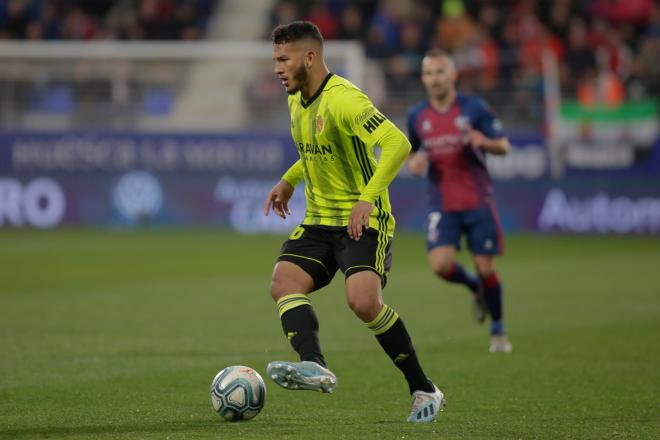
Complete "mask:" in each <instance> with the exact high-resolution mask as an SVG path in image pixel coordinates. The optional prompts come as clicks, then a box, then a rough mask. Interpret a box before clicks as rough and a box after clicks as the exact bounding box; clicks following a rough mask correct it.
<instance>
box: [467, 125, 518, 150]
mask: <svg viewBox="0 0 660 440" xmlns="http://www.w3.org/2000/svg"><path fill="white" fill-rule="evenodd" d="M467 142H468V143H469V144H470V145H472V147H473V148H481V149H482V150H484V151H486V152H488V153H491V154H496V155H503V154H507V153H508V152H509V150H510V149H511V144H510V143H509V140H508V139H507V138H506V137H504V136H503V137H499V138H489V137H487V136H486V135H485V134H483V133H482V132H480V131H479V130H475V129H474V128H470V129H469V130H468V132H467Z"/></svg>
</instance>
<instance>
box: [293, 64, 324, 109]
mask: <svg viewBox="0 0 660 440" xmlns="http://www.w3.org/2000/svg"><path fill="white" fill-rule="evenodd" d="M329 73H330V71H329V70H328V68H327V67H326V66H325V65H324V66H323V67H322V68H320V69H318V70H315V71H313V72H312V73H310V75H309V81H307V84H306V85H305V86H304V87H302V88H301V89H300V94H301V95H302V98H303V99H304V100H305V101H307V100H309V99H310V98H311V97H312V96H314V95H316V92H318V90H319V87H321V85H322V84H323V81H325V78H326V76H328V74H329Z"/></svg>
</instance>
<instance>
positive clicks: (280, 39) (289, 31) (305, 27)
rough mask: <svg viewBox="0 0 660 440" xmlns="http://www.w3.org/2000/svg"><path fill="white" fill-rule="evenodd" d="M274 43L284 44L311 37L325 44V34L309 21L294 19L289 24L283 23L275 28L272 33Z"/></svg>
mask: <svg viewBox="0 0 660 440" xmlns="http://www.w3.org/2000/svg"><path fill="white" fill-rule="evenodd" d="M270 38H271V40H273V44H284V43H291V42H294V41H299V40H302V39H305V38H311V39H313V40H316V41H318V42H319V44H321V45H323V36H322V35H321V31H319V28H318V27H317V26H316V25H315V24H314V23H312V22H309V21H294V22H292V23H289V24H281V25H279V26H277V27H276V28H275V29H273V33H272V34H271V35H270Z"/></svg>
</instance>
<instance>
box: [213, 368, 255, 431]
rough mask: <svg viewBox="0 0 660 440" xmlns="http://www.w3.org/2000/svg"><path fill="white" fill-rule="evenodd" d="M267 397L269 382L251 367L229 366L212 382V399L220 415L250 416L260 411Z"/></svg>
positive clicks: (234, 419)
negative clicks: (267, 384) (267, 383)
mask: <svg viewBox="0 0 660 440" xmlns="http://www.w3.org/2000/svg"><path fill="white" fill-rule="evenodd" d="M265 401H266V384H264V380H263V379H262V378H261V376H260V375H259V373H257V372H256V371H254V370H253V369H252V368H250V367H245V366H243V365H234V366H231V367H227V368H225V369H223V370H222V371H220V372H219V373H218V374H216V375H215V377H214V378H213V382H211V403H213V408H214V409H215V411H216V412H217V413H218V415H219V416H220V417H222V418H224V419H226V420H230V421H232V422H235V421H238V420H249V419H251V418H253V417H254V416H256V415H257V414H259V412H260V411H261V410H262V409H263V407H264V403H265Z"/></svg>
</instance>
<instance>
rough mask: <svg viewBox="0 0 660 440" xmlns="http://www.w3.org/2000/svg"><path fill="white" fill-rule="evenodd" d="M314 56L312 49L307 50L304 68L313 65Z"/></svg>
mask: <svg viewBox="0 0 660 440" xmlns="http://www.w3.org/2000/svg"><path fill="white" fill-rule="evenodd" d="M315 58H316V52H314V51H313V50H308V51H307V53H306V54H305V68H307V69H308V70H309V69H311V68H312V66H313V65H314V60H315Z"/></svg>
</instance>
